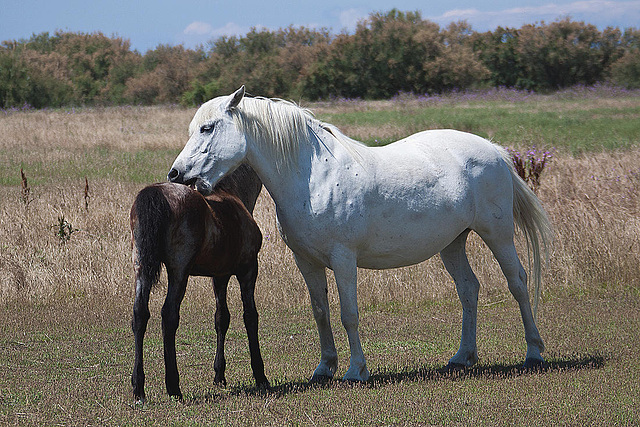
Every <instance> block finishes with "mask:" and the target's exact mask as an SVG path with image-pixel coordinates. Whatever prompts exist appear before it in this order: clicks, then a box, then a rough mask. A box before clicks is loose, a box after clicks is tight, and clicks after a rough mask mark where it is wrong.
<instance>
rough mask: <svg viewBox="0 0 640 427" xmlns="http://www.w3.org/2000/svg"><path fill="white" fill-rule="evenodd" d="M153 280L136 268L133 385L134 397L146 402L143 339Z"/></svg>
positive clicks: (132, 327) (132, 326) (139, 401)
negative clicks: (149, 279) (146, 278)
mask: <svg viewBox="0 0 640 427" xmlns="http://www.w3.org/2000/svg"><path fill="white" fill-rule="evenodd" d="M150 291H151V282H150V281H148V280H144V279H143V278H142V277H141V276H140V268H139V267H138V268H137V270H136V299H135V302H134V303H133V319H132V320H131V329H133V335H134V339H135V362H134V364H133V373H132V374H131V385H132V386H133V397H134V399H135V400H136V402H137V403H142V404H144V401H145V394H144V367H143V351H142V348H143V341H144V334H145V332H146V330H147V323H148V321H149V317H150V313H149V293H150Z"/></svg>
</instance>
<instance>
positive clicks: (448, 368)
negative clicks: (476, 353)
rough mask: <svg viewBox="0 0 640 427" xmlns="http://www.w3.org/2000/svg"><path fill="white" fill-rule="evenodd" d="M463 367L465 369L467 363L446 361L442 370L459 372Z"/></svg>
mask: <svg viewBox="0 0 640 427" xmlns="http://www.w3.org/2000/svg"><path fill="white" fill-rule="evenodd" d="M465 369H467V365H464V364H462V363H455V362H449V363H447V366H445V367H444V370H445V371H446V372H460V371H464V370H465Z"/></svg>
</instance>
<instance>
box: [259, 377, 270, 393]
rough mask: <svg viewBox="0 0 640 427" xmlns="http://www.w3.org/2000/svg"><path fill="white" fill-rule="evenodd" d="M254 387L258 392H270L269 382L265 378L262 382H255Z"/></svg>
mask: <svg viewBox="0 0 640 427" xmlns="http://www.w3.org/2000/svg"><path fill="white" fill-rule="evenodd" d="M256 387H257V388H258V390H262V391H270V390H271V384H269V380H268V379H266V378H265V379H264V380H260V381H256Z"/></svg>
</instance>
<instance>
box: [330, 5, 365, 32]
mask: <svg viewBox="0 0 640 427" xmlns="http://www.w3.org/2000/svg"><path fill="white" fill-rule="evenodd" d="M368 16H369V13H368V12H366V11H363V10H361V9H347V10H343V11H342V12H340V15H339V16H338V19H339V20H340V26H341V29H345V30H347V31H349V32H353V31H355V29H356V27H357V26H358V22H360V21H361V20H363V19H365V18H367V17H368Z"/></svg>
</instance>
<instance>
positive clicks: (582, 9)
mask: <svg viewBox="0 0 640 427" xmlns="http://www.w3.org/2000/svg"><path fill="white" fill-rule="evenodd" d="M567 16H568V17H571V19H573V20H575V21H585V22H587V23H590V24H594V25H597V26H598V27H605V26H609V25H611V26H620V27H628V26H633V27H637V26H638V22H640V1H638V0H634V1H612V0H584V1H575V2H572V3H567V4H555V3H548V4H545V5H542V6H530V7H516V8H511V9H505V10H500V11H479V10H478V9H454V10H450V11H448V12H446V13H444V14H442V15H440V16H436V17H428V18H427V19H430V20H432V21H434V22H437V23H439V24H440V25H443V26H446V25H448V24H449V23H451V22H454V21H458V20H467V21H468V22H469V23H470V24H471V25H472V26H473V28H474V29H476V30H488V29H494V28H496V27H497V26H503V27H507V26H511V27H519V26H522V25H524V24H533V23H535V22H541V21H546V22H552V21H554V20H556V19H558V18H564V17H567Z"/></svg>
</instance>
